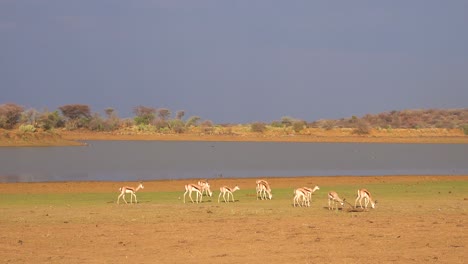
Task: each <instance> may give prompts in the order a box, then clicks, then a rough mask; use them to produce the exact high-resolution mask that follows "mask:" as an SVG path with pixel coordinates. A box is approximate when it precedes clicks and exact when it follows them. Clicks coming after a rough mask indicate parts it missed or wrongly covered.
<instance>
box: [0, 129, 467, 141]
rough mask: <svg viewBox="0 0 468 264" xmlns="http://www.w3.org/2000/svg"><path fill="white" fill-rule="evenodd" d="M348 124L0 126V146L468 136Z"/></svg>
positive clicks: (456, 131) (461, 138)
mask: <svg viewBox="0 0 468 264" xmlns="http://www.w3.org/2000/svg"><path fill="white" fill-rule="evenodd" d="M354 131H355V130H354V129H351V128H339V129H338V128H336V129H328V130H327V129H322V128H306V129H304V130H302V131H301V132H300V133H295V132H294V131H293V130H292V128H290V127H289V128H269V129H268V130H267V131H265V132H263V133H255V132H251V131H250V127H249V126H245V125H238V126H233V127H214V128H213V129H212V130H210V132H209V133H206V131H204V130H203V129H202V128H200V127H194V128H192V129H191V131H189V132H186V133H183V134H161V133H156V132H142V131H138V130H137V129H136V128H126V129H121V130H116V131H112V132H92V131H89V130H73V131H67V130H59V129H57V130H54V131H53V132H50V131H49V132H39V131H38V132H19V131H12V130H2V129H0V146H68V145H72V146H74V145H81V143H80V142H79V141H80V140H178V141H257V142H262V141H271V142H363V143H364V142H365V143H367V142H371V143H372V142H374V143H455V144H467V143H468V136H466V135H464V133H463V131H462V130H460V129H437V128H424V129H373V130H371V131H370V133H369V134H366V135H357V134H355V133H354Z"/></svg>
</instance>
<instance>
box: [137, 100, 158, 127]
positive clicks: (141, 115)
mask: <svg viewBox="0 0 468 264" xmlns="http://www.w3.org/2000/svg"><path fill="white" fill-rule="evenodd" d="M133 113H134V114H135V115H136V117H135V118H134V120H135V124H137V125H140V124H144V125H149V124H151V122H153V120H154V118H155V117H156V116H155V114H156V109H154V108H152V107H146V106H142V105H140V106H137V107H135V108H133Z"/></svg>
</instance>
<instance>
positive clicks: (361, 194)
mask: <svg viewBox="0 0 468 264" xmlns="http://www.w3.org/2000/svg"><path fill="white" fill-rule="evenodd" d="M362 199H364V205H365V208H366V209H367V205H368V204H369V202H370V204H371V207H372V208H375V204H376V203H377V200H376V201H375V202H374V201H373V200H372V196H371V193H370V192H369V191H368V190H367V189H359V190H358V191H357V198H356V200H355V201H354V208H356V204H357V202H358V200H359V205H360V206H361V208H362V203H361V202H362Z"/></svg>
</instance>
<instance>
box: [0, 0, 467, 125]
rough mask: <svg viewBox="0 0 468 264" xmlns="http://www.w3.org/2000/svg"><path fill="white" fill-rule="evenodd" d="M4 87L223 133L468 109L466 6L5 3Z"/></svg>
mask: <svg viewBox="0 0 468 264" xmlns="http://www.w3.org/2000/svg"><path fill="white" fill-rule="evenodd" d="M0 89H1V93H0V94H1V95H0V104H1V103H7V102H13V103H17V104H20V105H23V106H25V107H27V108H29V107H33V108H36V109H38V110H42V109H43V108H44V107H47V108H48V109H49V110H55V109H57V107H58V106H61V105H64V104H71V103H80V104H88V105H89V106H90V107H91V109H92V111H93V112H102V111H103V110H104V109H105V108H107V107H112V108H114V109H116V110H117V112H118V114H119V116H120V117H130V116H133V113H132V109H133V107H135V106H138V105H144V106H149V107H155V108H162V107H164V108H169V109H170V110H171V111H172V112H173V113H174V114H175V112H176V111H178V110H185V113H186V117H188V116H192V115H198V116H200V117H202V119H210V120H212V121H213V122H215V123H228V122H230V123H246V122H254V121H265V122H270V121H273V120H279V119H281V118H282V117H284V116H290V117H294V118H299V119H304V120H307V121H314V120H318V119H329V118H341V117H350V116H352V115H357V116H361V115H363V114H366V113H379V112H384V111H391V110H403V109H420V108H461V107H468V1H465V0H463V1H457V0H450V1H440V0H438V1H431V0H419V1H418V0H401V1H399V0H392V1H375V0H369V1H349V0H346V1H330V0H323V1H315V0H314V1H311V0H304V1H295V0H290V1H273V0H270V1H267V0H262V1H260V0H259V1H257V0H213V1H204V0H200V1H198V0H187V1H178V0H132V1H128V0H122V1H120V0H106V1H104V0H79V1H67V0H55V1H54V0H0Z"/></svg>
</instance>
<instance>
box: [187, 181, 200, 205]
mask: <svg viewBox="0 0 468 264" xmlns="http://www.w3.org/2000/svg"><path fill="white" fill-rule="evenodd" d="M202 191H203V187H201V186H200V185H198V184H187V185H185V192H184V203H185V195H186V194H187V193H188V194H189V197H190V200H191V201H192V203H193V199H192V192H196V194H197V197H196V199H195V201H196V202H197V203H198V196H200V203H201V202H202V199H203V195H202Z"/></svg>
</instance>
